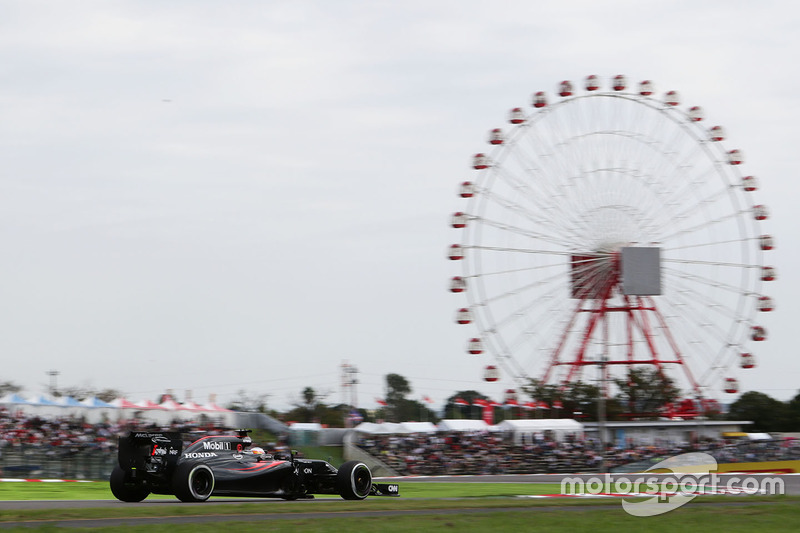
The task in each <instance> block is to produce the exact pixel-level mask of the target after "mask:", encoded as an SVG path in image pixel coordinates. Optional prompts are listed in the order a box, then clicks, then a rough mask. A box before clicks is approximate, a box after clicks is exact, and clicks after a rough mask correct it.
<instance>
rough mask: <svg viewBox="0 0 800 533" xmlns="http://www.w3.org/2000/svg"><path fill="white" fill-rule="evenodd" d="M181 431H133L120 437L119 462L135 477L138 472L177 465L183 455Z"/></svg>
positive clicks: (152, 471)
mask: <svg viewBox="0 0 800 533" xmlns="http://www.w3.org/2000/svg"><path fill="white" fill-rule="evenodd" d="M182 449H183V439H182V438H181V434H180V433H174V432H146V431H133V432H131V433H128V435H126V436H123V437H120V438H119V451H118V452H117V462H118V463H119V466H120V468H122V469H123V470H126V471H128V472H130V473H131V475H133V476H134V477H135V476H136V474H137V471H138V472H151V473H155V472H161V471H164V470H165V469H167V468H170V467H173V466H175V463H177V461H178V459H179V458H180V456H181V450H182Z"/></svg>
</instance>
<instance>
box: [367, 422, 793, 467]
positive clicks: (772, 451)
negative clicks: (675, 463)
mask: <svg viewBox="0 0 800 533" xmlns="http://www.w3.org/2000/svg"><path fill="white" fill-rule="evenodd" d="M357 445H358V446H359V447H360V448H361V449H362V450H364V451H366V452H367V453H369V454H371V455H373V456H374V457H376V458H378V459H379V460H380V461H381V462H383V463H384V464H385V465H386V466H388V467H389V468H391V469H392V470H393V471H394V472H396V473H397V474H398V475H461V474H473V475H480V474H535V473H574V472H597V471H599V470H601V469H602V470H604V471H613V470H615V469H618V468H621V467H624V465H629V464H633V463H638V464H640V465H641V464H642V462H645V463H646V462H648V461H649V462H657V461H658V460H661V459H664V458H666V457H670V456H674V455H677V454H680V453H687V452H691V451H704V452H706V453H709V454H711V455H712V456H714V457H715V459H716V460H717V462H719V463H736V462H752V461H774V460H785V459H800V442H798V441H796V440H764V441H752V442H751V441H746V440H745V441H743V440H736V441H734V440H730V439H707V440H703V441H701V442H699V443H693V444H689V443H672V442H666V441H660V442H659V443H658V444H647V445H639V446H634V445H629V446H622V447H620V446H616V445H614V444H608V445H607V446H606V449H605V451H604V453H601V451H602V445H601V443H600V442H599V441H598V440H597V439H592V438H589V439H583V438H576V437H575V436H570V435H567V436H566V437H565V438H564V439H562V440H556V439H555V438H553V436H552V435H547V434H546V433H545V434H538V435H537V436H536V438H534V439H532V440H531V441H528V442H524V443H515V440H514V438H513V436H512V435H510V434H503V433H491V432H473V433H460V432H447V433H441V432H440V433H430V434H408V435H363V436H361V438H360V439H359V441H358V442H357Z"/></svg>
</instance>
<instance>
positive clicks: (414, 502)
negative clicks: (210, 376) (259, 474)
mask: <svg viewBox="0 0 800 533" xmlns="http://www.w3.org/2000/svg"><path fill="white" fill-rule="evenodd" d="M559 488H560V487H559V485H558V484H543V483H425V482H403V483H401V484H400V491H401V494H402V497H400V498H368V499H367V500H366V501H363V502H344V501H341V500H338V499H335V500H332V501H331V500H325V499H319V500H317V501H311V502H291V503H284V502H276V501H269V502H255V503H229V504H224V505H219V504H215V500H217V501H219V500H223V499H222V498H219V499H212V500H211V501H209V502H206V503H203V504H181V503H179V502H178V501H177V500H174V498H172V497H171V496H169V497H166V498H167V499H169V500H172V501H174V502H175V503H174V505H164V504H157V505H153V506H142V507H125V506H123V507H114V508H91V507H87V508H82V509H50V510H47V511H29V510H9V511H3V512H2V514H1V515H0V522H9V521H27V522H26V531H31V530H33V531H61V530H62V529H63V530H64V531H67V530H69V531H81V529H77V530H76V529H74V528H69V529H67V528H60V527H58V526H56V525H55V524H53V521H58V520H67V519H76V518H80V519H89V520H91V519H101V518H114V517H124V518H135V517H165V516H212V515H213V516H217V517H219V516H224V515H239V516H241V515H263V514H264V513H268V516H267V517H263V516H261V517H259V519H257V520H256V521H252V522H248V521H242V518H238V517H235V516H231V521H229V522H228V521H226V522H224V523H219V522H215V523H201V522H195V523H192V524H188V525H179V524H164V525H160V524H156V523H148V524H147V525H142V526H133V525H128V526H120V527H116V528H103V527H99V528H92V529H91V531H95V532H104V531H123V532H125V533H128V532H138V531H143V532H144V531H147V532H148V533H159V532H162V531H163V532H170V533H181V532H184V531H185V532H187V533H188V532H189V531H191V532H205V531H209V532H212V531H213V532H214V533H217V532H218V530H219V529H220V527H225V528H234V529H235V530H236V531H237V533H249V532H256V531H258V532H259V533H261V532H263V531H265V530H269V531H292V532H306V531H312V532H329V531H330V532H333V531H342V530H346V531H364V532H366V531H381V532H390V533H391V532H403V531H409V532H410V531H414V532H417V531H432V530H451V529H452V530H455V531H459V533H461V532H471V531H501V532H502V531H522V530H523V528H524V530H525V531H530V530H533V529H539V530H543V531H556V532H558V531H570V533H574V532H575V531H583V530H592V531H600V532H603V531H614V532H619V531H620V530H621V528H629V529H630V530H631V531H653V532H669V533H673V532H674V531H675V530H676V529H684V530H685V529H687V528H688V529H690V530H692V531H702V532H703V533H713V532H716V531H724V532H726V533H727V532H730V531H748V532H752V531H797V530H799V529H800V505H798V504H800V497H796V496H742V497H730V496H703V497H698V498H696V499H695V500H693V501H692V502H691V503H689V504H688V505H685V506H684V507H681V508H679V509H677V510H675V511H671V512H669V513H666V514H664V515H660V516H657V517H650V518H637V517H632V516H630V515H628V514H626V513H625V512H624V511H623V510H622V508H621V506H620V504H619V503H618V501H616V500H610V499H609V500H607V499H603V500H597V499H592V500H585V499H563V500H562V499H527V498H518V497H515V496H517V495H521V494H545V493H547V494H552V493H558V491H559ZM150 498H153V497H152V496H151V497H150ZM0 499H1V500H7V501H8V500H26V499H37V500H38V499H78V500H80V499H83V500H90V499H112V496H111V493H110V491H109V490H108V485H107V484H106V483H103V482H95V483H0ZM148 499H149V498H148ZM720 502H722V503H721V504H720ZM707 503H710V504H714V505H705V504H707ZM716 504H720V505H716ZM87 505H91V504H90V503H87ZM432 510H436V513H437V514H414V515H411V513H412V512H413V513H419V512H425V511H432ZM441 510H445V511H441ZM332 511H333V512H338V513H342V514H343V515H344V514H345V513H347V512H349V511H374V512H377V516H375V517H368V518H360V517H352V516H342V517H341V518H337V519H321V518H303V519H300V518H292V517H291V515H292V514H296V513H299V512H311V513H313V512H332ZM387 513H391V515H387ZM444 513H450V514H444ZM270 518H272V519H270ZM31 521H35V522H31ZM32 526H33V527H32ZM31 527H32V529H31ZM86 531H89V530H88V529H87V530H86Z"/></svg>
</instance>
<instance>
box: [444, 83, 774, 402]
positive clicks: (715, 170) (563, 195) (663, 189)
mask: <svg viewBox="0 0 800 533" xmlns="http://www.w3.org/2000/svg"><path fill="white" fill-rule="evenodd" d="M557 87H558V89H557V91H556V94H555V95H548V94H546V93H545V92H537V93H535V94H534V95H533V98H532V102H531V107H530V108H529V109H528V110H525V109H523V108H514V109H512V110H511V112H510V114H509V116H508V123H509V125H508V126H507V127H506V128H505V129H501V128H497V129H493V130H491V131H490V132H489V135H488V139H487V140H488V144H489V146H488V148H487V149H485V150H483V151H482V152H481V153H478V154H476V155H474V157H473V158H472V160H471V166H472V173H473V174H472V176H471V177H469V179H468V180H467V181H464V182H463V183H462V184H461V186H460V188H459V196H460V197H461V200H460V201H461V202H462V204H461V207H460V208H459V210H458V211H457V212H456V213H454V214H453V215H452V219H451V226H452V227H453V228H456V229H457V231H458V233H459V237H458V239H457V243H456V244H452V245H451V246H450V248H449V250H448V257H449V259H451V260H453V261H456V262H458V263H460V264H461V271H460V272H459V273H458V275H456V276H454V277H453V278H452V279H451V280H450V287H449V288H450V291H451V292H454V293H460V294H461V295H464V296H466V302H465V303H464V304H462V306H461V307H460V309H458V311H457V313H456V321H457V322H458V323H459V324H464V325H469V327H470V328H476V330H475V329H473V331H472V333H470V334H467V335H465V337H466V338H467V339H468V341H467V351H468V352H469V353H470V354H472V355H476V356H481V355H482V354H491V355H493V356H494V358H495V359H496V361H497V364H498V366H500V368H501V369H502V370H503V371H504V372H505V373H507V374H508V375H510V376H511V377H512V378H513V379H514V380H516V381H518V382H521V383H522V382H526V381H527V380H528V379H530V378H536V379H539V380H541V381H542V382H544V383H550V384H558V385H567V384H569V383H571V382H576V381H580V380H592V379H595V377H596V376H597V375H598V370H597V369H599V372H600V373H602V377H603V378H604V379H610V378H611V377H622V376H623V375H624V374H625V373H626V372H627V371H629V370H630V369H632V368H635V367H636V368H638V367H640V366H641V365H644V366H648V367H650V368H655V369H657V370H658V371H659V372H663V373H664V374H665V375H667V376H669V377H670V378H672V379H673V380H675V382H676V384H677V385H678V386H679V387H680V388H682V389H684V391H686V392H689V393H691V394H694V395H698V396H701V397H716V396H718V395H719V393H720V392H722V391H725V392H727V393H731V394H733V393H737V392H738V391H739V381H738V379H739V378H738V377H737V376H738V375H739V372H740V370H741V369H749V368H753V367H755V355H754V351H753V349H752V348H751V345H757V343H759V342H761V341H764V340H766V338H767V330H766V327H765V326H764V323H763V320H764V317H765V313H767V312H769V311H772V310H773V308H774V304H773V301H772V299H771V298H770V297H769V296H767V295H765V294H764V293H763V292H762V288H763V286H764V283H765V282H769V281H773V280H774V279H775V276H776V273H775V268H774V267H773V266H771V265H770V264H769V261H768V258H769V250H771V249H772V248H773V246H774V242H773V238H772V236H771V235H769V234H767V233H766V232H765V231H764V230H763V229H762V226H763V225H764V221H765V220H767V219H768V216H769V213H768V210H767V208H766V207H765V206H764V205H762V204H760V203H758V201H757V200H756V194H757V190H758V182H757V179H756V178H755V177H754V176H752V175H745V174H744V173H743V172H742V171H741V169H742V166H743V164H744V156H743V153H742V152H741V151H740V150H738V149H728V148H726V147H724V141H725V132H724V129H723V128H722V127H720V126H713V127H710V128H709V127H707V126H706V125H705V120H704V118H705V117H704V112H703V109H702V108H700V107H699V106H694V107H688V108H682V107H681V101H680V96H679V94H678V93H677V92H676V91H669V92H666V93H665V94H663V95H661V96H656V91H655V88H654V86H653V83H652V82H650V81H643V82H641V83H639V84H637V86H636V87H635V88H630V87H629V85H628V82H627V81H626V79H625V77H624V76H616V77H614V78H612V79H611V80H610V83H609V87H607V88H604V87H602V86H601V81H600V79H599V78H598V77H597V76H588V77H587V78H586V79H585V84H584V85H583V87H582V88H581V89H577V88H576V87H575V85H574V84H573V83H572V82H569V81H563V82H561V83H560V84H558V85H557ZM487 368H495V367H494V365H491V366H490V367H487ZM593 369H595V370H593Z"/></svg>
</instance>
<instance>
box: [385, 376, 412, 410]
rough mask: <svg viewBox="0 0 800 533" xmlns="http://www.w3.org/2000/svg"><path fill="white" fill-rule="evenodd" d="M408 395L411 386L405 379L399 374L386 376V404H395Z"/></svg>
mask: <svg viewBox="0 0 800 533" xmlns="http://www.w3.org/2000/svg"><path fill="white" fill-rule="evenodd" d="M408 394H411V385H410V384H409V382H408V380H407V379H406V378H404V377H403V376H401V375H400V374H387V375H386V403H388V404H389V405H392V404H397V403H399V402H401V401H402V400H405V399H406V395H408Z"/></svg>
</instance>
